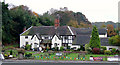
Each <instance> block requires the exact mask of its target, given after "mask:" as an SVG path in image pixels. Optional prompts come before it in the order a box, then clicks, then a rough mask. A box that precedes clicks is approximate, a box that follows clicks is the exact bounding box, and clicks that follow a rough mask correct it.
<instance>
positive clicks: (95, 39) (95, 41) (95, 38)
mask: <svg viewBox="0 0 120 65" xmlns="http://www.w3.org/2000/svg"><path fill="white" fill-rule="evenodd" d="M89 46H90V47H91V48H92V49H93V48H100V46H101V43H100V38H99V33H98V29H97V27H96V26H93V30H92V34H91V39H90V42H89Z"/></svg>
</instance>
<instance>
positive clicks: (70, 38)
mask: <svg viewBox="0 0 120 65" xmlns="http://www.w3.org/2000/svg"><path fill="white" fill-rule="evenodd" d="M65 37H68V39H65ZM61 38H62V43H72V41H73V40H72V36H61Z"/></svg>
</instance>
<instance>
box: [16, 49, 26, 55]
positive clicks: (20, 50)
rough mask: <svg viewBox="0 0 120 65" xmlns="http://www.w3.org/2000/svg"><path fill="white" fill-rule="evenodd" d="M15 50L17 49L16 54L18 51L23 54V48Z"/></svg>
mask: <svg viewBox="0 0 120 65" xmlns="http://www.w3.org/2000/svg"><path fill="white" fill-rule="evenodd" d="M17 51H18V54H20V53H22V54H24V53H25V50H24V49H17Z"/></svg>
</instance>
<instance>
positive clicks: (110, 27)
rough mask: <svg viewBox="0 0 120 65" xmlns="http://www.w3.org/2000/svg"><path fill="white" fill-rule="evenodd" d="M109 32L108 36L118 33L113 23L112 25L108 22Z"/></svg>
mask: <svg viewBox="0 0 120 65" xmlns="http://www.w3.org/2000/svg"><path fill="white" fill-rule="evenodd" d="M107 29H108V30H107V34H108V36H109V37H112V36H115V35H116V34H117V33H116V32H115V30H114V27H113V25H111V24H108V25H107Z"/></svg>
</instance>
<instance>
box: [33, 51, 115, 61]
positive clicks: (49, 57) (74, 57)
mask: <svg viewBox="0 0 120 65" xmlns="http://www.w3.org/2000/svg"><path fill="white" fill-rule="evenodd" d="M45 54H46V55H47V56H45ZM48 54H49V53H37V54H35V53H33V55H32V56H33V57H34V59H35V60H81V61H83V59H84V60H86V61H89V58H90V56H93V57H103V61H105V60H106V58H105V56H107V57H108V56H111V57H112V56H114V55H97V54H87V55H85V57H83V56H82V55H81V56H80V57H79V58H78V53H70V54H68V55H65V56H64V55H63V56H60V57H58V56H55V53H54V54H51V55H48ZM41 55H42V57H41Z"/></svg>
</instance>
